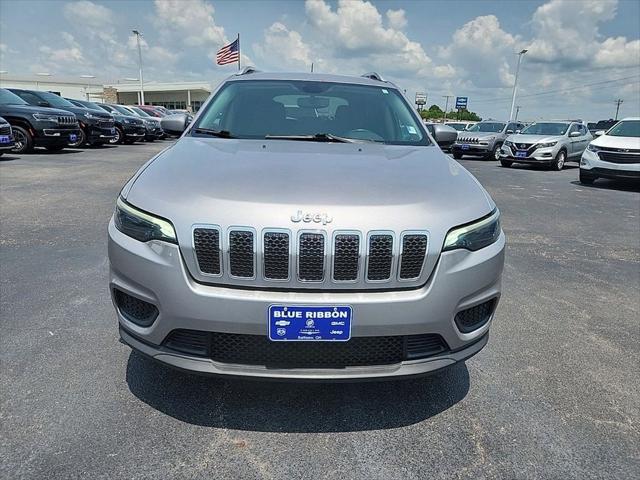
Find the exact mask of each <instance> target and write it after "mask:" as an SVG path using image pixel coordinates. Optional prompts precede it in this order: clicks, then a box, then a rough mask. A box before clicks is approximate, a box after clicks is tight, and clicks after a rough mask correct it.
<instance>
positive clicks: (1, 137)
mask: <svg viewBox="0 0 640 480" xmlns="http://www.w3.org/2000/svg"><path fill="white" fill-rule="evenodd" d="M9 142H11V139H10V138H9V136H7V135H0V143H9Z"/></svg>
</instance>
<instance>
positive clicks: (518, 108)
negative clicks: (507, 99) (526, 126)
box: [514, 105, 520, 120]
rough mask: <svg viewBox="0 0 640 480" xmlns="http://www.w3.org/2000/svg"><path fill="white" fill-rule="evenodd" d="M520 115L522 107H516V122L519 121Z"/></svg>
mask: <svg viewBox="0 0 640 480" xmlns="http://www.w3.org/2000/svg"><path fill="white" fill-rule="evenodd" d="M519 113H520V105H516V118H515V119H514V120H518V114H519Z"/></svg>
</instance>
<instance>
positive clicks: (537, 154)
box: [500, 145, 559, 163]
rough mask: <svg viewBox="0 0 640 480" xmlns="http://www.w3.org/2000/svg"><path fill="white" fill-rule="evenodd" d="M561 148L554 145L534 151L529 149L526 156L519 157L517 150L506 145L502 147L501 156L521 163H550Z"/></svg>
mask: <svg viewBox="0 0 640 480" xmlns="http://www.w3.org/2000/svg"><path fill="white" fill-rule="evenodd" d="M557 150H559V149H557V148H556V147H555V146H554V147H546V148H537V149H535V150H534V151H533V152H529V151H527V154H526V156H525V157H519V156H518V155H517V151H516V150H515V149H513V148H511V147H508V146H506V145H502V146H501V147H500V158H501V159H503V160H510V161H512V162H520V163H549V162H551V161H552V160H553V159H554V158H555V157H556V155H557V153H558V151H557Z"/></svg>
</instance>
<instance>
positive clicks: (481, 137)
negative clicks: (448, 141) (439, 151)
mask: <svg viewBox="0 0 640 480" xmlns="http://www.w3.org/2000/svg"><path fill="white" fill-rule="evenodd" d="M523 128H524V124H522V123H520V122H499V121H496V120H485V121H482V122H478V123H476V124H475V125H473V126H472V127H470V128H469V130H466V131H464V132H460V133H459V134H458V139H457V140H456V143H454V144H453V147H452V149H451V151H452V152H453V158H455V159H456V160H460V159H461V158H462V157H463V156H464V155H474V156H481V157H485V158H487V159H490V160H498V159H499V155H500V147H501V146H502V143H503V142H504V140H505V139H506V138H507V136H508V135H510V134H512V133H516V132H519V131H520V130H522V129H523Z"/></svg>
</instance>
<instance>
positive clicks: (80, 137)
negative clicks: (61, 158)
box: [69, 129, 87, 148]
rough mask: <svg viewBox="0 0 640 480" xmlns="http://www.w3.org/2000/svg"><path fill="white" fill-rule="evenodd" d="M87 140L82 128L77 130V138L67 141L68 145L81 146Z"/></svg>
mask: <svg viewBox="0 0 640 480" xmlns="http://www.w3.org/2000/svg"><path fill="white" fill-rule="evenodd" d="M86 142H87V135H86V134H85V133H84V130H83V129H80V130H79V132H78V139H77V140H76V141H75V142H69V146H70V147H72V148H78V147H82V146H83V145H84V144H85V143H86Z"/></svg>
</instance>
